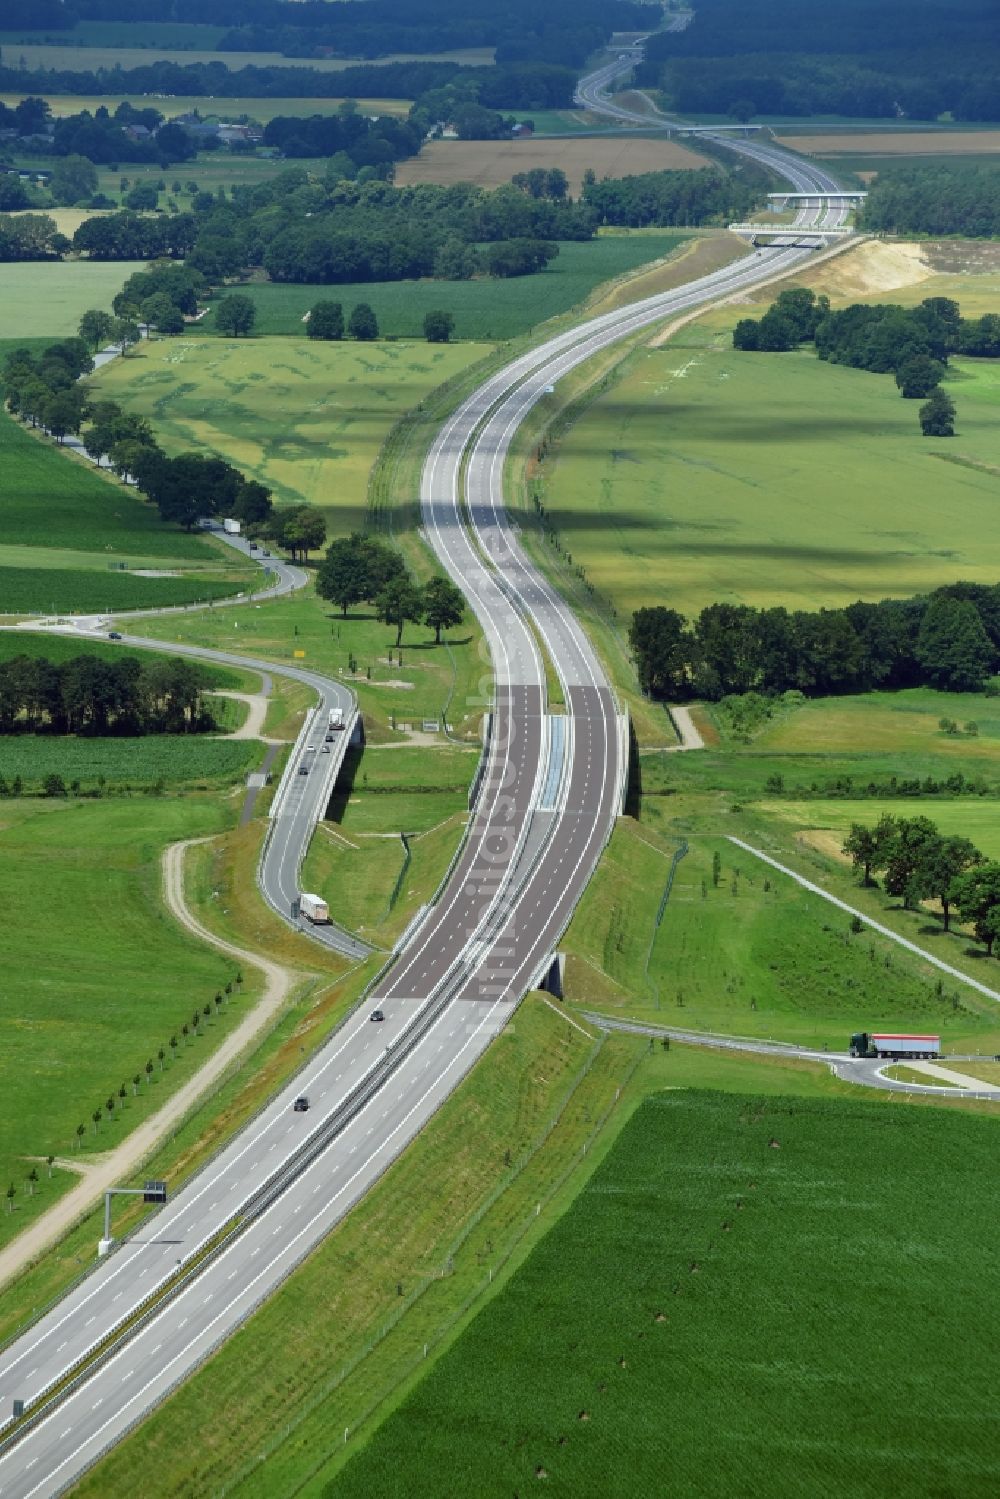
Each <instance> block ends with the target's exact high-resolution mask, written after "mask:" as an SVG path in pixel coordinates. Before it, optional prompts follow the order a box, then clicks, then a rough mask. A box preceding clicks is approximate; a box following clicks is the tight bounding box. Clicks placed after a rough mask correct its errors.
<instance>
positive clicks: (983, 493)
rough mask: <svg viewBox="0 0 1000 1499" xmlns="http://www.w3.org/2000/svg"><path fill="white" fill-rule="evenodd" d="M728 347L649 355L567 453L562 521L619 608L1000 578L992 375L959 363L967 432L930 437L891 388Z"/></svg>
mask: <svg viewBox="0 0 1000 1499" xmlns="http://www.w3.org/2000/svg"><path fill="white" fill-rule="evenodd" d="M731 316H732V315H731V314H730V315H729V317H730V320H731ZM728 343H729V340H728V337H727V336H726V335H725V334H719V335H716V336H713V338H712V339H711V340H710V341H709V342H708V343H707V344H706V342H705V340H704V337H703V336H702V335H697V336H695V337H694V338H692V339H691V340H690V341H689V340H688V339H687V338H686V336H685V335H683V334H682V335H680V338H679V341H678V342H675V343H672V344H670V345H669V346H668V347H665V348H663V349H658V350H655V351H650V350H646V351H643V352H641V353H639V354H638V355H637V356H635V357H634V358H633V359H632V360H631V361H630V362H629V363H628V365H627V366H626V369H625V373H624V377H623V378H622V379H621V380H620V381H619V382H618V383H616V384H613V385H612V386H611V388H610V389H609V390H607V391H606V392H605V393H603V394H601V395H600V396H598V398H597V399H596V400H595V401H594V402H593V404H592V405H590V406H589V408H588V409H587V410H586V411H585V413H584V414H583V416H582V417H581V418H580V419H579V420H578V421H577V422H576V423H575V425H574V426H572V427H571V428H570V430H569V431H568V432H567V433H566V434H565V436H563V437H562V438H561V439H560V441H559V443H558V445H557V449H556V458H555V461H554V463H553V464H552V465H551V467H550V469H549V472H548V474H547V476H546V479H545V481H544V488H543V493H544V503H545V505H546V509H547V511H548V515H549V518H550V520H551V521H552V523H553V524H554V525H555V526H556V527H557V528H558V531H559V533H560V536H561V538H562V541H563V544H564V546H565V547H566V548H567V549H568V550H569V551H570V552H571V554H572V557H573V561H574V563H575V564H579V565H581V566H583V567H584V569H585V570H586V573H587V576H588V578H589V580H590V581H591V583H592V584H594V585H595V587H596V588H598V589H599V590H600V592H601V593H602V594H604V595H605V596H606V597H607V598H609V599H610V600H611V601H612V602H613V603H614V604H615V606H616V607H617V609H618V611H619V613H620V614H621V615H623V616H627V615H628V614H629V613H631V611H632V610H633V609H635V608H637V607H639V606H640V605H646V604H666V605H669V606H670V607H672V608H675V609H679V610H681V611H682V612H684V613H688V614H690V613H693V612H696V611H697V610H698V609H699V608H701V607H702V606H703V605H705V604H708V603H711V602H715V601H721V600H727V601H732V602H743V603H750V604H757V605H765V604H779V603H780V604H783V605H785V606H787V607H788V608H804V609H814V608H816V607H818V606H820V605H839V604H844V603H847V602H849V601H850V600H853V599H856V598H858V597H866V598H874V599H877V598H882V597H886V596H890V595H896V596H906V595H910V594H915V593H920V592H924V591H926V590H928V589H930V588H933V587H934V586H935V585H937V584H942V583H946V582H951V581H954V580H955V579H956V578H966V577H967V578H974V579H978V580H980V581H982V582H990V583H992V582H995V581H996V579H997V577H998V576H1000V545H998V544H996V543H995V542H994V540H993V539H992V538H993V532H992V526H991V523H990V517H991V516H992V514H993V508H994V505H995V498H996V484H997V481H996V476H995V472H993V471H991V470H992V469H993V468H994V467H995V465H996V464H997V463H998V462H1000V427H998V425H997V421H996V410H997V401H998V398H1000V385H998V384H997V379H998V377H997V375H996V374H995V373H994V372H993V371H992V370H989V369H984V368H982V367H980V366H978V365H976V364H974V363H972V362H970V361H957V362H956V373H955V375H954V376H953V377H952V378H951V379H950V380H949V389H950V390H951V391H952V392H953V393H954V395H955V398H956V401H957V404H958V408H959V423H958V436H957V437H956V438H955V439H954V440H953V441H951V442H949V441H948V440H936V441H935V440H930V441H928V440H927V439H924V438H922V437H921V435H920V431H919V427H918V425H917V420H916V410H915V403H914V402H912V401H903V400H901V399H900V398H899V395H898V392H897V391H896V387H895V384H894V383H893V381H892V380H891V378H888V377H882V376H877V375H870V374H866V373H862V372H860V371H855V370H849V369H844V368H839V367H835V366H831V365H826V364H823V363H821V362H820V361H819V360H817V359H816V357H815V355H814V354H812V353H811V352H808V353H807V352H803V353H801V354H789V355H767V354H737V353H734V351H733V350H732V348H731V347H728ZM959 460H961V461H959Z"/></svg>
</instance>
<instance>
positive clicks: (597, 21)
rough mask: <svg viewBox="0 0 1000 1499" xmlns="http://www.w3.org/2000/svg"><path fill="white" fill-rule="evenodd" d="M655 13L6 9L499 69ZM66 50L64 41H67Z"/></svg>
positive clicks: (618, 9) (161, 1)
mask: <svg viewBox="0 0 1000 1499" xmlns="http://www.w3.org/2000/svg"><path fill="white" fill-rule="evenodd" d="M659 15H660V11H659V7H658V6H656V5H644V4H640V3H637V0H549V3H548V4H546V5H545V6H539V5H537V4H535V3H534V0H501V3H499V4H497V3H495V0H463V4H462V5H460V6H456V5H455V4H454V0H341V3H339V4H338V5H337V6H336V8H335V9H334V8H333V7H332V6H330V5H329V4H326V3H318V0H306V3H304V4H291V3H283V0H39V3H37V4H36V3H34V0H31V3H28V0H7V4H6V8H5V24H6V25H7V26H9V27H44V28H45V29H46V30H53V31H67V30H71V29H72V27H73V26H75V24H76V22H77V21H78V20H82V21H85V20H100V21H186V22H201V23H210V24H212V25H216V26H229V27H231V28H232V30H231V31H229V32H228V33H227V34H226V35H225V36H224V37H223V38H222V40H221V42H220V44H219V50H220V51H235V52H260V51H265V52H271V51H278V52H285V53H286V54H287V55H289V56H294V57H311V56H319V55H324V54H325V53H327V52H329V51H333V52H336V54H337V55H338V56H342V57H379V56H382V55H384V54H386V53H390V52H397V53H398V52H442V51H451V50H453V49H455V48H461V47H488V46H495V47H496V48H497V50H498V55H499V57H500V58H501V60H503V59H508V58H509V59H514V60H521V59H539V60H543V61H544V60H549V59H550V58H551V60H553V61H557V62H565V63H570V64H574V65H575V64H579V63H582V62H584V60H585V59H586V58H587V57H588V56H589V55H590V53H591V52H593V51H594V50H595V48H597V47H598V46H600V45H601V43H602V42H604V41H605V40H606V39H607V38H608V36H610V34H611V32H612V31H622V30H646V29H650V30H651V29H652V28H653V27H655V26H656V25H657V24H658V21H659ZM66 40H67V41H71V40H72V38H71V37H67V38H66Z"/></svg>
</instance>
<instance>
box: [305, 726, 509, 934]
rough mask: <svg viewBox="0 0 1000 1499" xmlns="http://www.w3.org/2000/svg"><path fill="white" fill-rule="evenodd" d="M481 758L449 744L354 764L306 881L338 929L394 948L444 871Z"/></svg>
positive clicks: (385, 751)
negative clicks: (323, 900)
mask: <svg viewBox="0 0 1000 1499" xmlns="http://www.w3.org/2000/svg"><path fill="white" fill-rule="evenodd" d="M478 758H479V755H478V751H477V750H475V749H455V748H453V747H452V746H450V745H442V746H441V747H440V748H416V747H406V748H396V747H395V746H392V745H389V746H382V747H376V748H371V749H368V750H366V751H365V752H364V753H363V754H361V755H354V756H352V757H351V759H350V760H349V762H348V764H347V766H346V767H345V776H344V783H343V784H342V786H341V787H340V788H338V791H337V794H336V796H335V798H334V802H333V806H332V808H331V817H332V819H333V820H334V826H333V827H332V828H331V827H327V828H324V830H323V832H322V833H321V834H319V835H318V836H317V837H315V838H314V839H313V841H312V845H311V846H310V849H309V853H308V855H307V856H306V862H305V866H304V873H303V881H304V884H305V885H306V886H308V888H309V889H310V890H315V891H317V892H318V893H319V894H321V895H323V896H325V898H326V899H327V901H328V902H329V906H330V913H331V915H332V917H333V919H334V920H335V921H338V922H339V923H340V924H341V925H342V926H347V927H349V928H350V929H351V930H352V931H356V932H359V933H362V934H363V935H364V937H365V938H366V940H368V941H373V942H376V943H379V944H381V945H383V946H384V945H389V946H391V945H392V943H393V942H394V941H395V940H396V938H397V937H398V936H399V935H400V934H401V933H402V932H403V930H404V929H405V927H406V926H407V924H408V922H409V921H410V920H411V918H412V917H413V915H414V913H415V912H416V910H417V909H418V907H420V906H422V905H426V904H427V903H428V902H429V901H430V899H431V897H432V896H433V895H434V893H435V891H436V890H437V887H438V885H439V884H440V882H441V879H442V877H443V875H444V873H445V870H446V869H447V867H448V863H449V861H450V859H451V857H452V855H453V853H454V851H455V848H456V846H457V844H458V842H459V839H460V838H461V836H462V833H463V830H464V826H465V820H466V818H465V814H466V808H467V804H468V788H469V782H470V781H471V779H472V775H473V772H474V771H475V768H476V764H477V761H478ZM401 833H405V834H406V835H407V838H408V844H409V848H408V850H407V848H406V847H405V846H404V843H403V841H402V839H401V838H400V836H399V835H400V834H401Z"/></svg>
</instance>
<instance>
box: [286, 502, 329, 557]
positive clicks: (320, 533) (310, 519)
mask: <svg viewBox="0 0 1000 1499" xmlns="http://www.w3.org/2000/svg"><path fill="white" fill-rule="evenodd" d="M281 520H282V524H281V539H282V541H283V542H284V544H285V546H286V547H287V548H288V549H289V551H290V552H291V554H292V561H293V562H296V561H299V560H301V561H303V562H307V561H308V560H309V553H310V552H314V551H316V550H317V548H318V547H321V546H322V545H323V543H324V541H325V540H326V516H325V515H324V514H323V512H322V510H317V509H315V508H314V507H313V506H311V505H299V506H297V507H296V508H295V509H294V510H286V511H284V512H282V513H281Z"/></svg>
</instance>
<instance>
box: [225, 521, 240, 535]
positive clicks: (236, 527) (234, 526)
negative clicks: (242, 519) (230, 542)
mask: <svg viewBox="0 0 1000 1499" xmlns="http://www.w3.org/2000/svg"><path fill="white" fill-rule="evenodd" d="M222 529H223V531H225V533H226V535H227V536H238V535H239V534H240V523H239V521H238V520H228V519H227V520H224V521H223V522H222Z"/></svg>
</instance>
